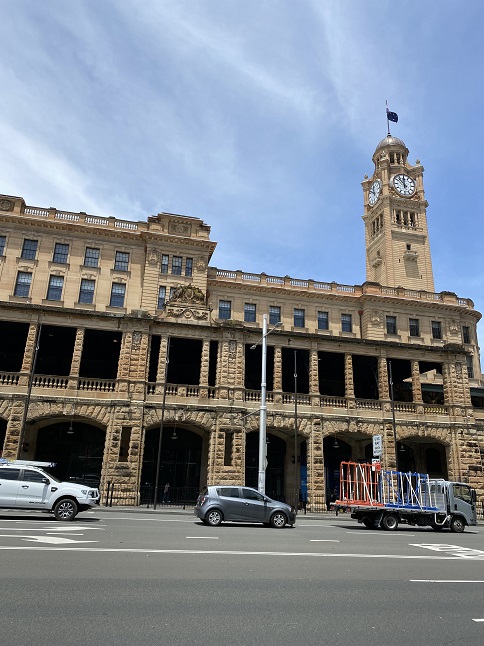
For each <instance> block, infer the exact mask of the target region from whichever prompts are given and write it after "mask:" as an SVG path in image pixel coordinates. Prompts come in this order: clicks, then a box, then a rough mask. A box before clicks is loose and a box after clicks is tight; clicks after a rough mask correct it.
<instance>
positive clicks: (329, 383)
mask: <svg viewBox="0 0 484 646" xmlns="http://www.w3.org/2000/svg"><path fill="white" fill-rule="evenodd" d="M318 374H319V392H320V393H321V395H327V396H330V397H331V396H332V397H344V396H345V358H344V354H342V353H340V352H318Z"/></svg>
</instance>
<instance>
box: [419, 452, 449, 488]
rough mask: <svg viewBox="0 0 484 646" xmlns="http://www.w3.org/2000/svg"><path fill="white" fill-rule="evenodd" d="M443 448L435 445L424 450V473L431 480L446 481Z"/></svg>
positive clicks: (445, 460)
mask: <svg viewBox="0 0 484 646" xmlns="http://www.w3.org/2000/svg"><path fill="white" fill-rule="evenodd" d="M445 453H446V452H445V446H443V445H442V444H435V445H433V446H428V447H427V448H426V449H425V467H426V469H425V470H426V473H428V474H429V476H430V477H432V478H444V479H445V480H447V479H448V477H449V476H448V473H447V459H446V454H445Z"/></svg>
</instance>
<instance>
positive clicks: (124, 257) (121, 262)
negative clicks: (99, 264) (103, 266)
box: [114, 251, 129, 271]
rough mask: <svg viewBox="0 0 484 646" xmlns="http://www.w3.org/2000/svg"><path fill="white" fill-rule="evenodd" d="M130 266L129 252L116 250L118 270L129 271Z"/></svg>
mask: <svg viewBox="0 0 484 646" xmlns="http://www.w3.org/2000/svg"><path fill="white" fill-rule="evenodd" d="M128 266H129V253H127V252H125V251H116V257H115V259H114V269H117V270H118V271H128Z"/></svg>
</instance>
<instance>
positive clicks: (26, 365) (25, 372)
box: [18, 323, 38, 386]
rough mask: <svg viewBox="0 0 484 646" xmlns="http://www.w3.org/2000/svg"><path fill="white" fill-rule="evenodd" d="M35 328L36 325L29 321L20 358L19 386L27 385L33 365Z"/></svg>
mask: <svg viewBox="0 0 484 646" xmlns="http://www.w3.org/2000/svg"><path fill="white" fill-rule="evenodd" d="M37 328H38V325H35V324H33V323H31V324H30V325H29V331H28V333H27V341H26V343H25V349H24V356H23V359H22V367H21V368H20V372H21V373H22V374H21V375H20V377H19V381H18V385H19V386H28V383H29V375H30V372H31V370H32V367H33V362H34V354H35V339H36V338H37Z"/></svg>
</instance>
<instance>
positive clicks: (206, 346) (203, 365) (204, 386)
mask: <svg viewBox="0 0 484 646" xmlns="http://www.w3.org/2000/svg"><path fill="white" fill-rule="evenodd" d="M209 368H210V340H209V339H203V342H202V357H201V361H200V378H199V384H200V397H203V398H205V399H206V398H208V371H209Z"/></svg>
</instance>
